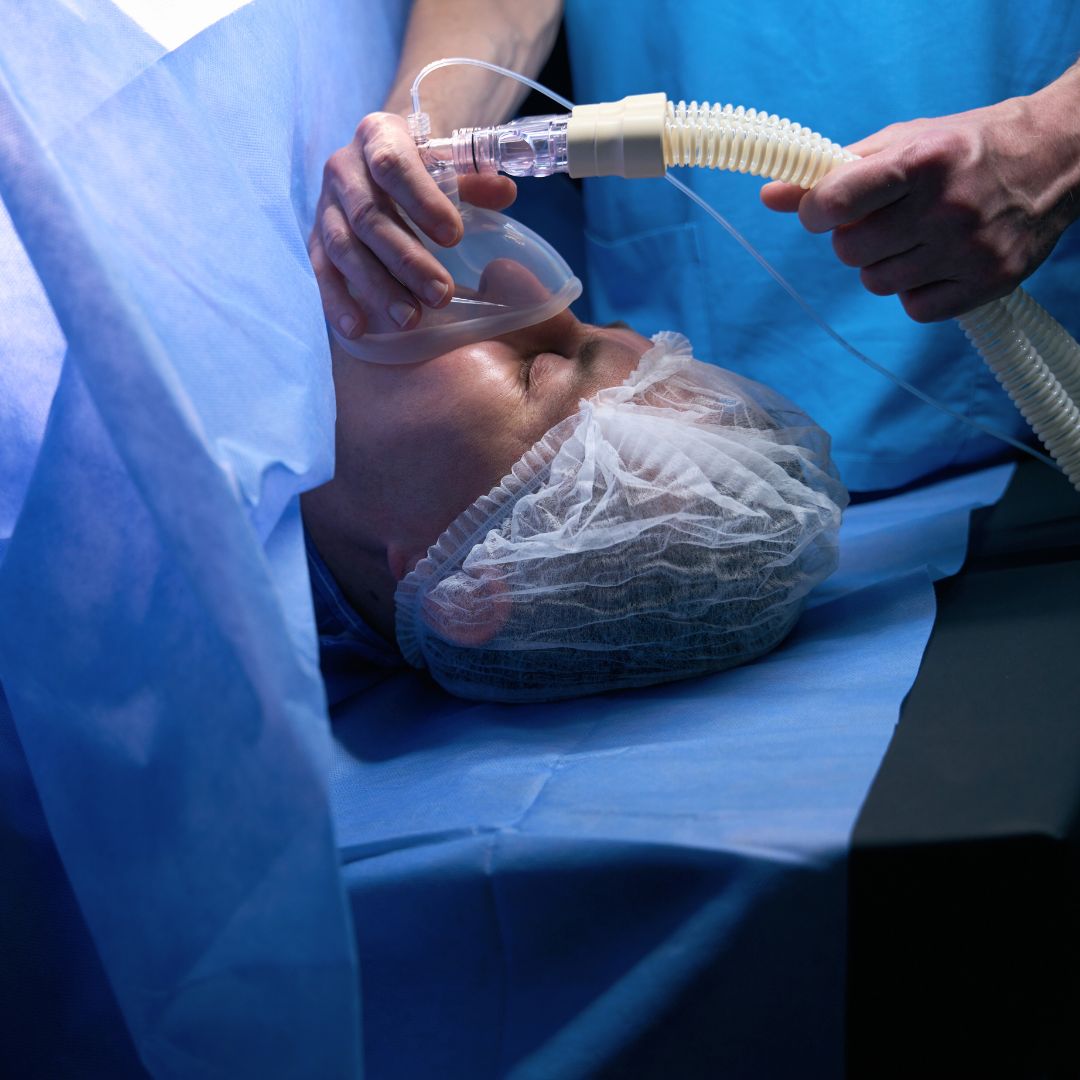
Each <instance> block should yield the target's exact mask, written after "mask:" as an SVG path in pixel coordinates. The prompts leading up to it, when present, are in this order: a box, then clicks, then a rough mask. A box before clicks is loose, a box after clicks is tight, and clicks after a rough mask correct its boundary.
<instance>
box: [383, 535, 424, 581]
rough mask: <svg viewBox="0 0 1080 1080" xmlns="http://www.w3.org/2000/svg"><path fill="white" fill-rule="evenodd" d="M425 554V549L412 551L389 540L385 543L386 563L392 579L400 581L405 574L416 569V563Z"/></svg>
mask: <svg viewBox="0 0 1080 1080" xmlns="http://www.w3.org/2000/svg"><path fill="white" fill-rule="evenodd" d="M426 554H427V552H426V551H421V552H414V551H410V550H409V549H408V548H407V547H405V546H403V545H401V544H398V542H397V541H396V540H391V541H390V543H388V544H387V545H386V565H387V568H388V569H389V570H390V574H391V575H392V576H393V579H394V581H400V580H401V579H402V578H403V577H405V575H406V574H410V573H412V571H413V570H415V569H416V564H417V563H418V562H419V561H420V560H421V559H422V558H423V557H424V556H425V555H426Z"/></svg>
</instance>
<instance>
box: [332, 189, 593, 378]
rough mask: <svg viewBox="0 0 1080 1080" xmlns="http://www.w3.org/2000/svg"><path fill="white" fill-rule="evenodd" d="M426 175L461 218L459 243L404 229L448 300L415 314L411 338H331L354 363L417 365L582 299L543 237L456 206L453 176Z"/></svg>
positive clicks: (404, 334)
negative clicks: (449, 291)
mask: <svg viewBox="0 0 1080 1080" xmlns="http://www.w3.org/2000/svg"><path fill="white" fill-rule="evenodd" d="M429 171H432V170H429ZM432 175H433V176H434V178H435V181H436V183H437V184H438V185H439V187H440V188H441V190H442V191H443V192H444V193H445V194H446V195H447V196H448V197H449V198H450V199H451V201H452V202H453V203H454V204H455V206H457V208H458V209H459V211H460V212H461V220H462V223H463V224H464V226H465V232H464V235H463V237H462V239H461V241H460V242H459V243H457V244H455V245H454V246H453V247H452V248H444V247H440V246H439V245H438V244H436V243H434V241H432V240H429V239H428V238H427V237H426V236H425V235H424V234H423V233H422V232H421V231H420V230H419V229H418V228H416V227H415V226H413V225H412V224H411V223H410V226H411V227H412V228H413V231H414V232H415V233H416V235H417V238H418V239H419V240H420V242H421V243H422V244H423V245H424V247H426V248H427V250H428V251H430V252H431V253H432V255H434V256H435V258H436V259H438V260H439V262H440V263H441V264H442V265H443V266H444V267H445V268H446V270H447V272H448V273H449V274H450V276H451V277H452V278H453V279H454V294H453V296H452V297H451V299H450V302H449V303H448V304H446V305H445V307H442V308H439V309H438V310H432V309H431V308H428V307H421V309H420V310H421V316H420V320H419V321H418V322H417V323H416V325H415V326H414V327H413V328H412V329H410V330H396V331H393V332H391V333H382V334H378V333H371V334H363V335H362V336H361V337H359V338H357V339H356V340H354V341H350V340H349V339H347V338H345V337H342V336H341V335H340V334H338V333H337V331H336V330H335V331H334V336H335V337H336V338H337V341H338V344H339V345H340V346H341V347H342V349H344V350H345V351H346V352H347V353H348V354H349V355H350V356H354V357H356V358H357V359H358V360H366V361H368V362H369V363H373V364H416V363H420V362H421V361H424V360H430V359H431V358H432V357H435V356H439V355H441V354H442V353H446V352H449V351H450V350H451V349H457V348H459V347H460V346H462V345H470V344H472V343H473V342H476V341H485V340H487V339H488V338H493V337H498V336H499V335H500V334H508V333H510V331H512V330H520V329H522V328H523V327H526V326H535V325H536V324H537V323H541V322H545V321H546V320H548V319H550V318H552V317H553V316H555V315H558V314H559V312H560V311H564V310H565V309H566V308H568V307H569V306H570V305H571V304H572V303H573V302H574V301H575V300H576V299H577V298H578V297H579V296H580V295H581V282H580V281H579V280H578V279H577V278H576V277H575V276H574V272H573V271H572V270H571V269H570V267H569V266H568V265H567V264H566V261H565V260H564V259H563V257H562V256H561V255H560V254H559V253H558V252H557V251H556V250H555V249H554V248H553V247H552V246H551V245H550V244H549V243H548V242H547V241H546V240H544V239H543V237H540V236H537V234H536V233H534V232H533V231H532V230H531V229H527V228H526V227H525V226H524V225H521V224H519V223H518V222H516V221H514V220H513V219H512V218H509V217H507V216H506V215H505V214H500V213H498V212H497V211H495V210H484V209H482V208H480V207H478V206H470V205H468V204H462V203H460V202H459V200H458V194H457V177H456V175H455V174H454V172H453V170H452V169H451V170H443V171H432ZM402 217H405V215H404V214H402ZM405 220H406V221H408V218H407V217H406V218H405Z"/></svg>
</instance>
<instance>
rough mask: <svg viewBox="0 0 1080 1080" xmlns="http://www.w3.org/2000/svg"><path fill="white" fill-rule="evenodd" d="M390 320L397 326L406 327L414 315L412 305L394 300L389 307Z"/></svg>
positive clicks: (414, 311)
mask: <svg viewBox="0 0 1080 1080" xmlns="http://www.w3.org/2000/svg"><path fill="white" fill-rule="evenodd" d="M389 310H390V318H391V319H393V320H394V322H396V323H397V324H398V326H402V327H404V326H408V325H409V320H410V319H411V318H412V317H413V316H414V315H415V314H416V308H414V307H413V306H412V304H406V303H405V302H404V301H403V300H395V301H394V302H393V303H392V304H391V305H390V308H389Z"/></svg>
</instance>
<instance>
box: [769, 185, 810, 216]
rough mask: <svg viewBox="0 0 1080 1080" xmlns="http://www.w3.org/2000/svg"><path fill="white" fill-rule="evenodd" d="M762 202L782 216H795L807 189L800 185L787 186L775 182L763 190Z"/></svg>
mask: <svg viewBox="0 0 1080 1080" xmlns="http://www.w3.org/2000/svg"><path fill="white" fill-rule="evenodd" d="M760 194H761V201H762V202H763V203H764V204H765V205H766V206H767V207H768V208H769V209H770V210H776V211H779V212H780V213H782V214H793V213H795V211H797V210H798V209H799V203H801V202H802V199H803V196H804V195H805V194H806V189H805V188H801V187H799V185H798V184H785V183H784V182H783V181H782V180H773V181H771V182H770V183H768V184H766V185H765V186H764V187H763V188H762V189H761V192H760Z"/></svg>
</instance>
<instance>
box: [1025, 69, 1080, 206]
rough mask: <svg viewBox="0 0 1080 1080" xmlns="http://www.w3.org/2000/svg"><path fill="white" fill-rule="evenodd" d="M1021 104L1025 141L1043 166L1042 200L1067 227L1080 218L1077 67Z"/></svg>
mask: <svg viewBox="0 0 1080 1080" xmlns="http://www.w3.org/2000/svg"><path fill="white" fill-rule="evenodd" d="M1021 100H1022V102H1023V104H1024V108H1025V112H1026V114H1027V120H1028V127H1027V139H1028V140H1034V141H1035V145H1034V146H1033V152H1034V153H1035V154H1036V155H1037V157H1038V158H1039V159H1040V160H1041V161H1042V162H1043V165H1042V176H1043V179H1044V182H1045V197H1046V198H1047V199H1048V201H1049V202H1051V203H1052V205H1054V206H1055V207H1056V208H1057V210H1058V214H1059V215H1060V216H1061V218H1063V219H1064V225H1070V224H1072V222H1074V221H1076V220H1077V219H1078V218H1080V63H1078V64H1074V65H1073V66H1072V67H1071V68H1069V70H1068V71H1066V72H1065V74H1064V75H1062V76H1061V77H1060V78H1059V79H1056V80H1055V81H1054V82H1052V83H1051V84H1050V85H1049V86H1046V87H1044V88H1043V89H1041V90H1038V91H1036V92H1035V93H1034V94H1031V95H1029V96H1028V97H1026V98H1023V99H1021Z"/></svg>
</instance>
